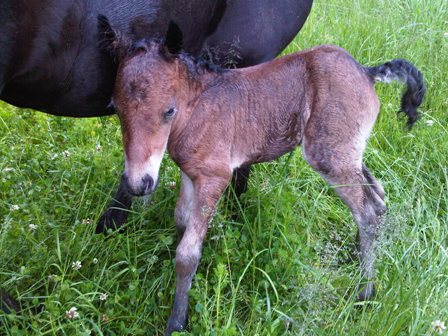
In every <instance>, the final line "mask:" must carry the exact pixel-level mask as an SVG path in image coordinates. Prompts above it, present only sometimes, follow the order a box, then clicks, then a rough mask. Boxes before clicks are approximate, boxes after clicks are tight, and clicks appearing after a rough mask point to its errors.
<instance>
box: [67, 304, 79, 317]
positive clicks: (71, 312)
mask: <svg viewBox="0 0 448 336" xmlns="http://www.w3.org/2000/svg"><path fill="white" fill-rule="evenodd" d="M65 316H66V317H67V318H68V319H69V320H73V319H75V318H77V317H79V314H78V308H76V307H71V308H70V309H69V310H67V311H66V312H65Z"/></svg>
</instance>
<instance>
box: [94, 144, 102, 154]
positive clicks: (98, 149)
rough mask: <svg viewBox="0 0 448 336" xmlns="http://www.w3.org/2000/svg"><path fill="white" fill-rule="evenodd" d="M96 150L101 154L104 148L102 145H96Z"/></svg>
mask: <svg viewBox="0 0 448 336" xmlns="http://www.w3.org/2000/svg"><path fill="white" fill-rule="evenodd" d="M95 149H96V151H97V152H101V150H102V149H103V147H101V145H100V144H96V146H95Z"/></svg>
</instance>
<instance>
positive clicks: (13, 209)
mask: <svg viewBox="0 0 448 336" xmlns="http://www.w3.org/2000/svg"><path fill="white" fill-rule="evenodd" d="M19 209H20V207H19V206H18V205H17V204H13V205H11V206H10V207H9V211H11V212H14V211H17V210H19Z"/></svg>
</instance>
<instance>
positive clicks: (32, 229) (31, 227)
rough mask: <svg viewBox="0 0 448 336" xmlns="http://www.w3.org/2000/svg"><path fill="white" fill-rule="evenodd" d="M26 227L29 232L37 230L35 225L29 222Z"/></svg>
mask: <svg viewBox="0 0 448 336" xmlns="http://www.w3.org/2000/svg"><path fill="white" fill-rule="evenodd" d="M28 228H29V229H30V231H31V232H34V231H36V230H37V225H36V224H30V225H28Z"/></svg>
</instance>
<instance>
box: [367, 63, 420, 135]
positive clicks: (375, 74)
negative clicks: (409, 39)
mask: <svg viewBox="0 0 448 336" xmlns="http://www.w3.org/2000/svg"><path fill="white" fill-rule="evenodd" d="M366 71H367V74H368V75H369V76H370V77H371V78H372V80H373V81H374V82H386V83H387V82H391V81H394V80H396V81H400V82H404V83H406V85H407V88H406V91H405V92H404V94H403V97H402V98H401V109H400V111H399V112H403V113H405V114H406V115H407V116H408V122H407V126H408V128H409V129H410V128H411V127H412V126H413V125H414V123H415V122H416V121H417V120H418V119H419V112H418V111H417V108H418V107H419V106H420V105H421V104H422V102H423V98H424V97H425V92H426V88H425V83H424V82H423V75H422V73H421V72H420V71H419V70H418V69H417V68H416V67H415V66H414V65H413V64H412V63H410V62H408V61H406V60H403V59H396V60H393V61H390V62H387V63H384V64H382V65H378V66H374V67H366Z"/></svg>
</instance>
